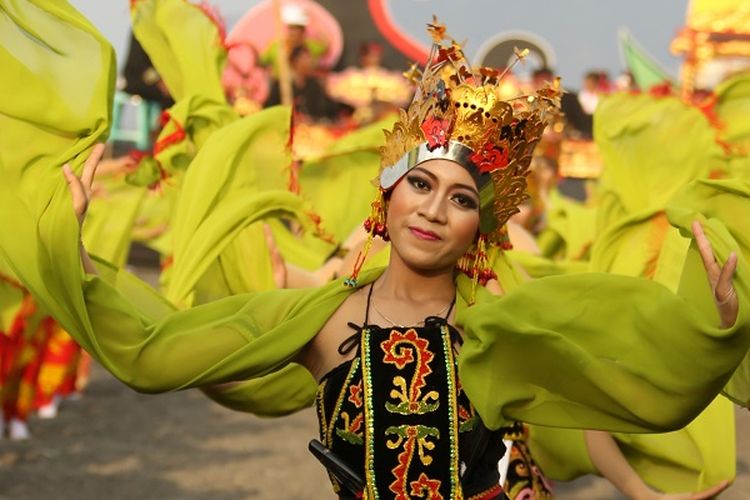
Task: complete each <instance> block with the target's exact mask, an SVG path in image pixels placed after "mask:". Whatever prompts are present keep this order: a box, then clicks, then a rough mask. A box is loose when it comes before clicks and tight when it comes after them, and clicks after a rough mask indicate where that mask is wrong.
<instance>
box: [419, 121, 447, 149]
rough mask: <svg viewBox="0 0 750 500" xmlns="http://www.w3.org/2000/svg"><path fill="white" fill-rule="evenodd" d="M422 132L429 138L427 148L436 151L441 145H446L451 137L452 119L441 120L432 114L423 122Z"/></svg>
mask: <svg viewBox="0 0 750 500" xmlns="http://www.w3.org/2000/svg"><path fill="white" fill-rule="evenodd" d="M421 128H422V133H423V134H424V138H425V139H426V140H427V149H429V150H430V151H434V150H435V149H437V148H439V147H445V146H446V145H447V144H448V139H449V137H450V128H451V122H450V120H441V119H440V118H437V117H436V116H434V115H433V116H430V117H428V118H426V119H425V121H423V122H422V126H421Z"/></svg>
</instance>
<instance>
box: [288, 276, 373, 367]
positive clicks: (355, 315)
mask: <svg viewBox="0 0 750 500" xmlns="http://www.w3.org/2000/svg"><path fill="white" fill-rule="evenodd" d="M366 304H367V292H366V291H365V292H363V289H359V290H357V291H355V292H354V293H352V294H351V295H350V296H349V297H347V298H346V299H345V300H344V302H342V303H341V305H340V306H339V308H338V309H336V312H334V313H333V314H332V315H331V317H330V318H328V321H327V322H326V323H325V325H323V328H321V329H320V331H319V332H318V333H317V335H315V337H313V339H312V340H311V341H310V343H308V344H307V346H305V348H304V349H303V350H302V351H301V352H300V354H299V356H298V359H297V362H299V363H301V364H302V365H303V366H305V367H306V368H307V369H308V370H309V371H310V372H311V373H312V374H313V376H314V377H315V378H316V379H317V380H320V379H321V377H322V376H323V375H324V374H326V373H328V372H329V371H330V370H331V369H332V368H334V367H335V366H337V365H338V364H339V363H341V362H342V361H344V360H345V359H347V357H351V354H349V355H342V354H340V353H339V351H338V347H339V346H340V345H341V343H342V342H343V341H344V340H346V339H347V338H348V337H350V336H351V335H352V333H353V330H352V329H351V328H350V327H349V323H356V324H358V325H361V324H362V323H363V322H364V319H365V306H366Z"/></svg>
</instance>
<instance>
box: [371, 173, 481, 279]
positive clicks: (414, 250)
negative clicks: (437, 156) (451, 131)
mask: <svg viewBox="0 0 750 500" xmlns="http://www.w3.org/2000/svg"><path fill="white" fill-rule="evenodd" d="M386 225H387V227H388V235H389V236H390V238H391V242H392V247H393V251H394V252H395V253H396V254H397V255H398V257H399V258H401V259H402V260H403V261H404V263H405V264H407V265H408V266H409V267H411V268H413V269H416V270H419V271H424V272H444V271H446V270H451V269H453V267H454V266H455V265H456V262H457V261H458V259H459V258H460V257H461V256H462V255H463V254H464V253H465V252H466V250H467V249H468V248H469V246H470V245H471V244H472V243H473V241H474V237H475V236H476V234H477V231H478V229H479V193H478V191H477V187H476V184H475V182H474V180H473V179H472V177H471V175H469V172H467V171H466V169H464V168H463V167H462V166H460V165H459V164H457V163H454V162H452V161H450V160H428V161H426V162H424V163H422V164H420V165H419V166H417V167H414V168H413V169H411V170H409V172H408V173H407V174H406V175H404V177H403V178H402V179H401V180H400V181H399V182H398V184H396V186H395V187H394V188H393V191H392V192H391V197H390V200H389V202H388V209H387V214H386Z"/></svg>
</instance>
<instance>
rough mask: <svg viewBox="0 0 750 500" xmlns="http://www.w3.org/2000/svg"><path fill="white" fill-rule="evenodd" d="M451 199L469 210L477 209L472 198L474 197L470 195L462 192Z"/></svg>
mask: <svg viewBox="0 0 750 500" xmlns="http://www.w3.org/2000/svg"><path fill="white" fill-rule="evenodd" d="M453 200H454V201H455V202H456V204H458V205H459V206H460V207H463V208H468V209H470V210H476V209H477V202H476V201H475V200H474V198H471V197H470V196H466V195H463V194H457V195H455V196H454V197H453Z"/></svg>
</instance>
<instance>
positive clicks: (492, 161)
mask: <svg viewBox="0 0 750 500" xmlns="http://www.w3.org/2000/svg"><path fill="white" fill-rule="evenodd" d="M470 158H471V161H472V162H474V165H476V166H477V168H478V169H479V171H480V172H481V173H483V174H486V173H489V172H493V171H495V170H498V169H502V168H505V167H507V166H508V150H507V149H505V148H501V147H499V146H495V145H494V144H493V143H491V142H486V143H485V144H484V146H482V149H480V150H478V151H476V152H475V153H474V154H473V155H471V157H470Z"/></svg>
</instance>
